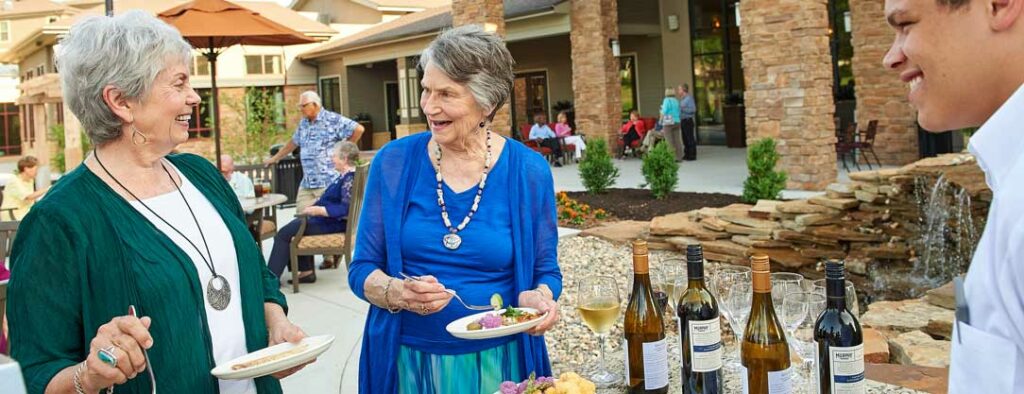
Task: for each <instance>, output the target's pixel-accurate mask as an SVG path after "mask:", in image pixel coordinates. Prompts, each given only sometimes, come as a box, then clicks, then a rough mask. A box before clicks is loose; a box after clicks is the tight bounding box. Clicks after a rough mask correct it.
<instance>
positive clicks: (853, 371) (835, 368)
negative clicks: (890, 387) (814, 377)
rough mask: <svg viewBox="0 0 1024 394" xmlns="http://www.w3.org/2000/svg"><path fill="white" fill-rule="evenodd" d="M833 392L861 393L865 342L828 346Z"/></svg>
mask: <svg viewBox="0 0 1024 394" xmlns="http://www.w3.org/2000/svg"><path fill="white" fill-rule="evenodd" d="M828 362H829V377H830V379H831V380H832V394H855V393H857V394H859V393H863V392H864V391H865V386H864V344H860V345H857V346H851V347H837V346H832V347H829V348H828Z"/></svg>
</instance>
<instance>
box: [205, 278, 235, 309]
mask: <svg viewBox="0 0 1024 394" xmlns="http://www.w3.org/2000/svg"><path fill="white" fill-rule="evenodd" d="M218 285H219V286H220V287H218ZM206 300H207V302H209V303H210V306H212V307H213V309H216V310H218V311H222V310H224V309H226V308H227V307H228V304H230V303H231V285H229V284H228V280H227V279H224V277H223V276H220V275H216V276H214V277H212V278H210V281H209V282H206Z"/></svg>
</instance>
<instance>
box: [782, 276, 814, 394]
mask: <svg viewBox="0 0 1024 394" xmlns="http://www.w3.org/2000/svg"><path fill="white" fill-rule="evenodd" d="M779 310H780V311H781V312H782V313H780V314H779V317H780V320H782V326H783V328H784V329H785V330H786V335H787V337H789V343H790V347H791V348H792V349H794V350H796V352H797V354H799V355H800V358H801V359H802V360H803V362H802V363H801V368H803V369H801V370H799V373H798V374H797V375H798V376H799V377H800V379H803V377H804V376H808V377H809V375H808V371H806V369H807V368H806V367H810V368H811V371H813V370H814V368H813V366H814V362H815V356H816V353H817V351H816V350H817V349H816V348H815V346H816V344H815V343H814V322H815V321H817V319H818V315H820V314H821V312H822V311H824V310H825V296H824V295H821V294H818V293H814V292H806V291H797V292H792V293H789V294H786V296H785V298H783V300H782V306H781V307H780V308H779ZM798 384H802V382H798Z"/></svg>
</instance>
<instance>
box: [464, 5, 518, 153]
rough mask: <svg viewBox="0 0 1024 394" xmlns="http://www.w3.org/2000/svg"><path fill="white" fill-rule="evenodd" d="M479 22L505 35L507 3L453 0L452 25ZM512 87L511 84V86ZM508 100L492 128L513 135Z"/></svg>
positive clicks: (495, 117) (500, 34) (498, 33)
mask: <svg viewBox="0 0 1024 394" xmlns="http://www.w3.org/2000/svg"><path fill="white" fill-rule="evenodd" d="M471 24H478V25H480V26H482V27H483V28H484V30H487V31H490V32H494V33H495V34H497V35H498V36H499V37H502V38H504V37H505V3H504V2H503V1H502V0H453V1H452V25H454V26H464V25H471ZM509 88H511V86H510V87H509ZM511 102H512V97H509V100H508V102H506V103H505V105H503V106H501V108H499V109H498V112H497V113H495V114H494V121H493V122H491V129H492V130H493V131H494V132H495V133H498V134H501V135H505V136H509V135H512V110H511V108H512V107H511V106H510V105H509V103H511Z"/></svg>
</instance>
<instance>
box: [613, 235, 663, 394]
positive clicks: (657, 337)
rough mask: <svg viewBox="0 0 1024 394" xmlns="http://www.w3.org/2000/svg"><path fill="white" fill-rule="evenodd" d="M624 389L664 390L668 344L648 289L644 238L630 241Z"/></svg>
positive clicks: (636, 392) (645, 393) (637, 392)
mask: <svg viewBox="0 0 1024 394" xmlns="http://www.w3.org/2000/svg"><path fill="white" fill-rule="evenodd" d="M623 331H625V333H626V338H625V343H624V344H623V348H624V349H625V352H624V353H625V356H626V388H627V390H628V392H629V393H630V394H641V393H642V394H667V393H668V377H669V369H668V343H667V342H666V341H665V326H664V321H663V320H662V319H661V308H660V307H658V305H657V304H656V301H655V299H654V291H652V290H651V275H650V273H649V266H648V261H647V241H644V240H639V239H638V240H635V241H633V293H632V294H631V295H630V296H629V305H628V306H627V307H626V319H625V324H624V325H623Z"/></svg>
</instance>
